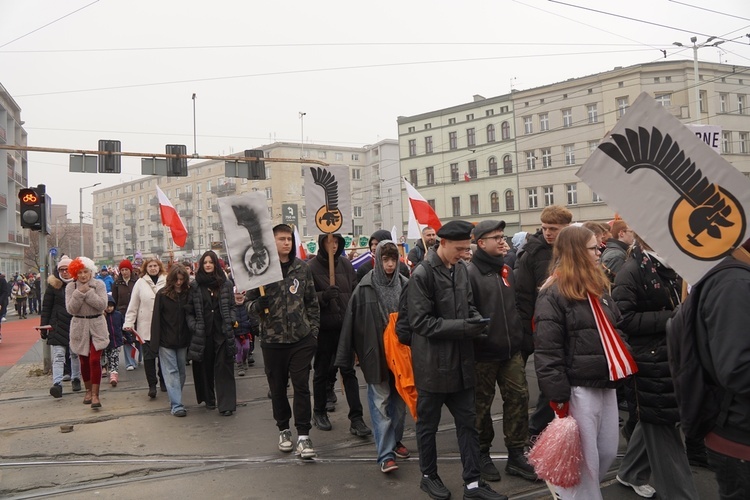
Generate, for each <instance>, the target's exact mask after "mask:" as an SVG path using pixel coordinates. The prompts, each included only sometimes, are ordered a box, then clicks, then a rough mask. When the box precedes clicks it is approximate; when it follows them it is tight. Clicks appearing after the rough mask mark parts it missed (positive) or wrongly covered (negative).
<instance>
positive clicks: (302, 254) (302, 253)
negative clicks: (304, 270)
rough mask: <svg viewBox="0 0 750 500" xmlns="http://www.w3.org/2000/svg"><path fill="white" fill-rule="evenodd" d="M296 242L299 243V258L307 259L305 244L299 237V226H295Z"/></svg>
mask: <svg viewBox="0 0 750 500" xmlns="http://www.w3.org/2000/svg"><path fill="white" fill-rule="evenodd" d="M294 244H295V245H297V258H299V259H302V260H307V252H306V251H305V245H304V244H303V243H302V239H301V238H300V237H299V231H297V226H294Z"/></svg>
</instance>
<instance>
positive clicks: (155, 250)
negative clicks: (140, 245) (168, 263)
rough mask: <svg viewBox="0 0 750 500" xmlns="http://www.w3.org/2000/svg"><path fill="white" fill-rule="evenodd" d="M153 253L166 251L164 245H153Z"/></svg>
mask: <svg viewBox="0 0 750 500" xmlns="http://www.w3.org/2000/svg"><path fill="white" fill-rule="evenodd" d="M151 253H156V254H159V253H164V247H160V246H153V247H151Z"/></svg>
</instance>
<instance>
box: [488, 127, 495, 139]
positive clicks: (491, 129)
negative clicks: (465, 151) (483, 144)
mask: <svg viewBox="0 0 750 500" xmlns="http://www.w3.org/2000/svg"><path fill="white" fill-rule="evenodd" d="M487 142H495V126H494V125H492V124H489V125H487Z"/></svg>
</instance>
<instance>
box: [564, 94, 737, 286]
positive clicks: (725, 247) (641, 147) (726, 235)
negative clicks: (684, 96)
mask: <svg viewBox="0 0 750 500" xmlns="http://www.w3.org/2000/svg"><path fill="white" fill-rule="evenodd" d="M576 175H578V177H580V178H581V179H582V180H583V181H584V182H585V183H586V184H588V185H589V186H590V187H591V189H593V190H594V191H595V192H597V193H599V194H601V195H603V197H604V199H605V200H607V203H608V204H609V205H610V206H611V207H612V208H613V209H614V210H616V211H617V212H619V214H620V215H621V216H622V217H623V219H625V221H626V222H627V223H628V225H630V226H631V227H632V228H633V229H635V231H636V232H637V233H638V234H639V235H640V236H641V237H642V238H643V239H644V241H646V242H647V243H648V244H649V245H650V246H651V247H652V248H654V250H656V251H657V252H658V253H659V255H661V256H662V257H664V258H665V259H666V260H667V262H668V263H669V264H670V265H671V266H672V267H673V268H674V269H675V270H676V271H677V272H678V273H679V274H680V275H681V276H682V277H683V278H685V279H686V280H687V281H688V282H689V283H691V284H695V283H696V282H697V281H698V280H700V278H701V277H703V275H704V274H706V273H707V272H708V271H709V270H710V269H711V268H712V267H714V266H715V265H716V264H717V263H718V262H719V261H720V260H722V259H724V258H725V257H726V256H727V255H729V254H730V253H731V252H732V250H733V249H734V248H736V247H737V246H739V245H740V244H742V243H743V242H744V241H745V240H747V239H748V237H750V232H749V231H748V227H747V214H748V211H749V210H750V179H748V178H747V177H745V176H744V175H743V174H742V173H740V172H739V171H738V170H737V169H736V168H735V167H733V166H732V165H731V164H730V163H728V162H727V161H726V160H724V159H723V158H722V157H721V156H720V155H717V154H716V153H715V152H714V151H713V150H712V149H711V148H710V147H709V146H708V145H706V143H705V142H704V141H702V140H701V139H699V138H698V137H696V135H695V134H694V133H693V132H692V131H690V130H689V129H688V128H687V127H685V126H684V125H683V124H682V123H681V122H680V121H679V120H678V119H677V118H675V117H674V116H672V115H671V114H670V113H669V112H668V111H667V110H666V109H664V108H663V107H662V106H660V105H659V104H658V103H657V102H656V101H655V100H654V99H653V98H652V97H651V96H649V95H648V94H646V93H645V92H644V93H642V94H641V95H640V96H639V97H638V99H636V101H635V102H634V103H633V106H632V107H631V108H629V109H628V112H627V113H626V114H625V116H624V117H622V118H621V119H620V120H619V122H618V123H617V126H615V128H614V129H612V131H611V133H610V135H609V137H608V138H607V140H605V141H602V143H601V144H599V146H598V147H597V149H596V150H595V151H594V152H593V153H592V155H591V157H590V158H589V159H588V161H586V163H585V164H584V165H583V166H582V167H581V168H580V169H579V170H578V172H577V174H576Z"/></svg>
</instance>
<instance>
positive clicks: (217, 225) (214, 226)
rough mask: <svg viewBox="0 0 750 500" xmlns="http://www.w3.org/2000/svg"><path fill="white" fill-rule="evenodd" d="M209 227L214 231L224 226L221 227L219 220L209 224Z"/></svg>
mask: <svg viewBox="0 0 750 500" xmlns="http://www.w3.org/2000/svg"><path fill="white" fill-rule="evenodd" d="M211 229H213V230H214V231H222V230H223V229H224V228H222V227H221V222H214V223H213V224H211Z"/></svg>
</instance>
